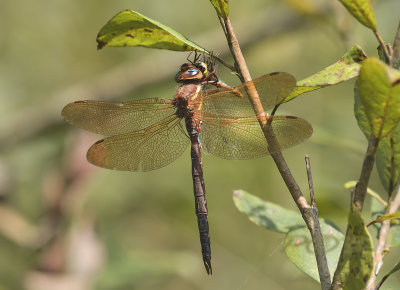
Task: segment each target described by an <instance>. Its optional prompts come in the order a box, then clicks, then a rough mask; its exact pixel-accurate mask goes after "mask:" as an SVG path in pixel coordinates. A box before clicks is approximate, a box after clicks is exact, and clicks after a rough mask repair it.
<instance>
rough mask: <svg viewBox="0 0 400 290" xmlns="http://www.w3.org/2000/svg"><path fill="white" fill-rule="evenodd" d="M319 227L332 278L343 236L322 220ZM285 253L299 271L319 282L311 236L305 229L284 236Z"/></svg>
mask: <svg viewBox="0 0 400 290" xmlns="http://www.w3.org/2000/svg"><path fill="white" fill-rule="evenodd" d="M320 225H321V231H322V235H323V238H324V245H325V251H326V258H327V260H328V268H329V272H330V273H331V276H333V273H334V271H335V268H336V265H337V262H338V260H339V256H340V251H341V248H342V245H343V241H344V235H343V234H342V233H341V232H339V231H338V230H337V229H335V228H334V227H332V226H330V225H329V224H327V223H326V222H324V221H322V220H321V221H320ZM285 251H286V255H287V256H288V257H289V259H290V261H292V262H293V263H294V264H295V265H296V266H297V267H299V268H300V270H302V271H303V272H305V273H306V274H307V275H309V276H311V277H312V278H313V279H315V280H316V281H318V282H319V274H318V267H317V262H316V260H315V254H314V248H313V244H312V240H311V235H310V232H309V231H308V229H307V228H306V227H302V228H299V229H296V230H293V231H290V232H289V233H288V234H287V235H286V239H285Z"/></svg>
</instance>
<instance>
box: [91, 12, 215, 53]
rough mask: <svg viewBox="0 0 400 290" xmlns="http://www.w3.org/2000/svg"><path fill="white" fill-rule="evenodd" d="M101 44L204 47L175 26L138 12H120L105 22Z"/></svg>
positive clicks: (188, 48) (178, 47) (100, 38)
mask: <svg viewBox="0 0 400 290" xmlns="http://www.w3.org/2000/svg"><path fill="white" fill-rule="evenodd" d="M96 41H97V43H98V48H99V49H101V48H103V47H104V46H144V47H149V48H159V49H168V50H176V51H192V50H197V51H202V52H207V51H205V49H204V48H202V47H200V46H198V45H197V44H195V43H194V42H192V41H190V40H188V39H187V38H186V37H184V36H183V35H181V34H180V33H178V32H176V31H175V30H173V29H172V28H170V27H168V26H166V25H163V24H161V23H159V22H157V21H155V20H153V19H150V18H148V17H146V16H144V15H142V14H140V13H138V12H135V11H132V10H124V11H122V12H119V13H118V14H117V15H115V16H114V17H113V18H111V20H110V21H108V22H107V23H106V25H104V26H103V28H102V29H101V30H100V32H99V33H98V35H97V39H96Z"/></svg>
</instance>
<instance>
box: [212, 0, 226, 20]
mask: <svg viewBox="0 0 400 290" xmlns="http://www.w3.org/2000/svg"><path fill="white" fill-rule="evenodd" d="M210 2H211V4H212V5H213V6H214V8H215V10H216V11H217V13H218V15H219V16H221V17H222V18H224V19H226V18H227V17H228V15H229V0H210Z"/></svg>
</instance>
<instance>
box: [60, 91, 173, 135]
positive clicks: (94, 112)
mask: <svg viewBox="0 0 400 290" xmlns="http://www.w3.org/2000/svg"><path fill="white" fill-rule="evenodd" d="M175 111H176V108H175V107H174V106H173V105H172V101H171V100H170V99H156V98H153V99H141V100H135V101H129V102H123V103H111V102H101V101H78V102H74V103H70V104H68V105H67V106H65V107H64V109H63V110H62V113H61V115H62V116H63V118H64V119H65V120H66V121H67V122H68V123H70V124H72V125H74V126H77V127H79V128H82V129H85V130H87V131H90V132H94V133H97V134H101V135H105V136H113V135H120V134H126V133H130V132H133V131H138V130H142V129H144V128H146V127H148V126H149V125H151V124H155V123H157V122H159V121H161V120H162V119H164V118H166V117H168V116H171V115H173V114H174V113H175Z"/></svg>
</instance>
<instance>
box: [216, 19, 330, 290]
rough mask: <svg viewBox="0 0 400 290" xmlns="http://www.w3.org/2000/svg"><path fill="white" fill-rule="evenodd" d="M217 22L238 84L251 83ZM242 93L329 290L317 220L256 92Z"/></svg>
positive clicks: (227, 26) (227, 25) (225, 23)
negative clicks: (290, 196) (246, 94)
mask: <svg viewBox="0 0 400 290" xmlns="http://www.w3.org/2000/svg"><path fill="white" fill-rule="evenodd" d="M220 21H221V25H222V27H223V29H224V31H225V32H226V38H227V40H228V44H229V48H230V50H231V53H232V56H233V58H234V60H235V64H236V67H237V69H238V73H239V75H240V78H241V80H242V82H246V81H250V80H251V76H250V72H249V70H248V68H247V65H246V62H245V60H244V57H243V54H242V51H241V49H240V46H239V42H238V40H237V38H236V35H235V33H234V30H233V27H232V25H231V22H230V20H229V18H227V19H226V20H224V19H222V18H220ZM246 90H247V93H248V95H249V97H250V101H251V103H252V105H253V109H254V111H255V113H256V115H257V116H258V117H259V120H260V125H261V127H262V129H263V132H264V135H265V138H266V140H267V143H268V147H269V148H270V151H271V152H273V153H271V156H272V158H273V160H274V162H275V164H276V166H277V168H278V170H279V173H280V174H281V176H282V178H283V180H284V181H285V184H286V186H287V188H288V189H289V192H290V193H291V195H292V198H293V200H294V201H295V203H296V205H297V207H298V208H299V210H300V212H301V214H302V216H303V219H304V221H305V223H306V225H307V227H308V229H309V231H310V234H311V237H312V241H313V245H314V251H315V255H316V260H317V265H318V271H319V276H320V281H321V287H322V289H324V290H325V289H329V288H330V274H329V268H328V264H327V260H326V254H325V249H324V244H323V238H322V233H321V228H320V225H319V221H318V216H316V215H315V214H314V212H313V210H312V207H311V206H310V205H309V204H308V203H307V200H306V198H305V197H304V195H303V193H302V192H301V190H300V188H299V186H298V185H297V183H296V181H295V179H294V177H293V176H292V174H291V172H290V169H289V167H288V166H287V164H286V161H285V159H284V158H283V155H282V152H281V151H280V148H279V145H278V143H277V141H276V136H275V134H274V132H273V130H272V127H271V125H270V124H271V122H270V121H267V120H272V118H269V119H267V118H266V116H265V113H264V109H263V107H262V104H261V101H260V98H259V96H258V93H257V90H256V89H255V87H254V85H253V84H252V83H250V84H248V85H247V86H246Z"/></svg>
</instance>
